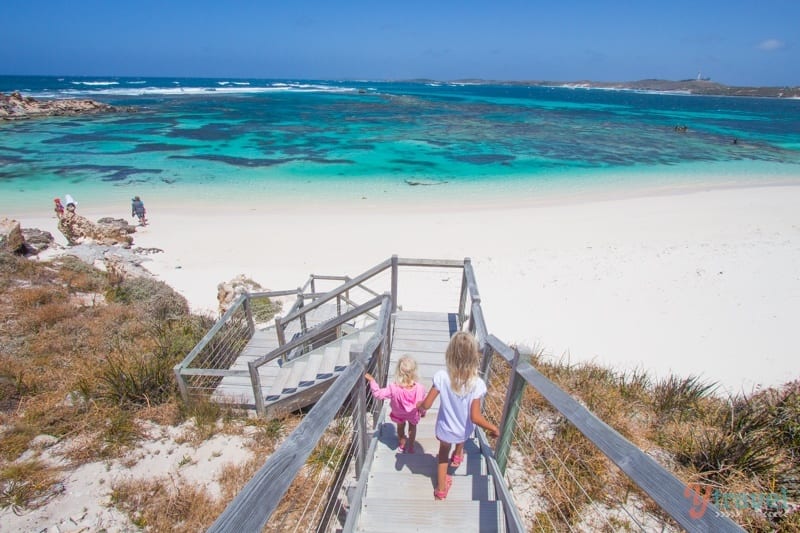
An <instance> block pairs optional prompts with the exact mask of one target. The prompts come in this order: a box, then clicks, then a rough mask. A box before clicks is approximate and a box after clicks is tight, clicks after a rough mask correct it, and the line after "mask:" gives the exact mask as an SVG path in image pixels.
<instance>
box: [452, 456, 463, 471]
mask: <svg viewBox="0 0 800 533" xmlns="http://www.w3.org/2000/svg"><path fill="white" fill-rule="evenodd" d="M463 460H464V454H461V455H456V452H453V455H452V456H450V466H452V467H453V468H458V467H459V466H461V461H463Z"/></svg>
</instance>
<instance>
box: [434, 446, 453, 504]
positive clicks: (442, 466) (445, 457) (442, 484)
mask: <svg viewBox="0 0 800 533" xmlns="http://www.w3.org/2000/svg"><path fill="white" fill-rule="evenodd" d="M437 460H438V461H439V464H438V467H437V469H436V476H437V477H436V490H438V491H439V492H445V491H446V490H447V466H448V465H449V464H450V443H449V442H442V441H439V457H438V459H437Z"/></svg>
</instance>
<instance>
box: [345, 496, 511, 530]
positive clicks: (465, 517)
mask: <svg viewBox="0 0 800 533" xmlns="http://www.w3.org/2000/svg"><path fill="white" fill-rule="evenodd" d="M450 490H451V492H452V491H453V490H455V486H454V487H453V488H452V489H450ZM397 492H399V491H398V489H397V488H395V489H393V490H392V492H391V493H392V494H395V493H397ZM428 492H429V498H427V499H424V500H397V499H395V498H367V499H365V500H364V505H363V507H362V509H361V517H360V520H359V526H358V528H357V531H362V532H364V533H384V532H385V533H404V532H406V531H458V532H465V531H466V532H469V531H480V532H482V533H485V532H493V531H500V530H501V529H504V528H505V525H504V524H505V522H504V517H503V505H502V504H501V503H500V502H498V501H483V502H477V501H454V500H451V499H450V498H449V497H448V498H447V499H446V500H442V501H437V500H434V499H433V489H431V490H430V491H428Z"/></svg>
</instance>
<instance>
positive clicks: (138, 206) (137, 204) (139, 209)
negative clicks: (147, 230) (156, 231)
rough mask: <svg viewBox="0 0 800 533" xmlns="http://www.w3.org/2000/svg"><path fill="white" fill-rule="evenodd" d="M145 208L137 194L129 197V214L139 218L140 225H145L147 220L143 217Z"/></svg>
mask: <svg viewBox="0 0 800 533" xmlns="http://www.w3.org/2000/svg"><path fill="white" fill-rule="evenodd" d="M145 212H146V211H145V208H144V202H142V199H141V198H139V197H138V196H134V197H133V198H132V199H131V216H132V217H134V216H135V217H137V218H138V219H139V224H140V225H142V226H145V225H147V220H146V219H145Z"/></svg>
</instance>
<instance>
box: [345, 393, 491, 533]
mask: <svg viewBox="0 0 800 533" xmlns="http://www.w3.org/2000/svg"><path fill="white" fill-rule="evenodd" d="M436 413H437V409H431V410H429V411H428V413H427V415H426V416H425V417H424V418H423V419H422V420H421V421H420V423H419V425H418V426H417V442H416V446H415V449H414V453H402V452H401V451H400V450H398V449H397V435H396V431H395V425H394V423H391V422H389V423H384V424H382V425H381V427H380V430H379V431H380V437H379V440H380V442H379V443H378V447H377V449H376V451H375V455H374V456H373V458H372V468H371V470H370V472H369V478H368V481H367V492H366V494H365V496H364V500H363V502H362V507H361V517H360V520H359V524H358V527H357V531H363V532H369V533H378V532H385V533H395V532H405V531H505V526H504V515H503V504H502V503H501V502H499V501H497V499H496V498H495V491H494V481H493V479H492V476H490V475H489V474H488V473H487V468H486V462H485V460H484V458H483V456H482V455H481V452H480V449H479V448H478V445H477V443H476V441H475V439H470V440H468V441H467V442H466V443H465V445H464V461H463V462H462V463H461V465H460V466H459V467H458V468H455V469H454V468H452V467H449V468H448V472H449V473H450V475H451V476H452V477H453V485H452V487H451V488H450V492H449V493H448V495H447V498H446V499H445V500H435V499H434V497H433V490H434V488H435V483H436V468H437V458H436V456H437V453H438V451H439V441H437V440H436V438H435V437H434V436H433V435H434V426H435V424H436Z"/></svg>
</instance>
